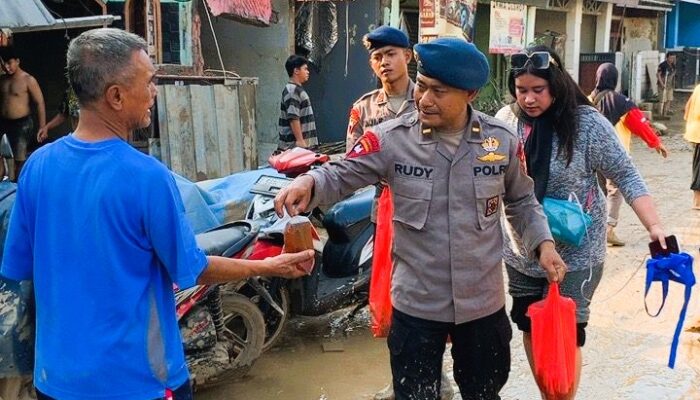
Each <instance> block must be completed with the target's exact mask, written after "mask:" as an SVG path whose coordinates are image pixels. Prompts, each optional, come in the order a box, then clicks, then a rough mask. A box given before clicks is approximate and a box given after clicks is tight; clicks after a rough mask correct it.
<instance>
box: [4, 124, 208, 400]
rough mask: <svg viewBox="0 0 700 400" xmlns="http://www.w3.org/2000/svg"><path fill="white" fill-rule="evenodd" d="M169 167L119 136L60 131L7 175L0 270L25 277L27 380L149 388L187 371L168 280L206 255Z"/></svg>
mask: <svg viewBox="0 0 700 400" xmlns="http://www.w3.org/2000/svg"><path fill="white" fill-rule="evenodd" d="M184 215H185V214H184V207H183V205H182V200H181V198H180V195H179V193H178V191H177V188H176V186H175V181H174V179H173V178H172V175H171V174H170V172H169V171H168V170H167V169H166V168H165V167H164V166H163V165H162V164H161V163H160V162H158V161H157V160H155V159H154V158H152V157H150V156H146V155H144V154H142V153H140V152H138V151H137V150H135V149H134V148H132V147H131V146H130V145H129V144H128V143H126V142H124V141H122V140H120V139H113V140H105V141H101V142H96V143H87V142H83V141H80V140H78V139H76V138H75V137H73V135H69V136H66V137H64V138H62V139H60V140H58V141H56V142H54V143H52V144H49V145H47V146H44V147H42V148H41V149H39V150H37V151H36V152H35V153H34V154H33V155H32V156H31V157H30V158H29V160H28V161H27V163H26V164H25V166H24V168H23V169H22V173H21V176H20V179H19V188H18V191H17V200H16V203H15V206H14V209H13V212H12V216H11V219H10V226H9V232H8V236H7V241H6V244H5V251H4V257H3V263H2V270H1V273H2V275H4V276H5V277H7V278H11V279H15V280H22V279H32V280H34V288H35V291H36V314H37V334H36V364H35V366H34V383H35V385H36V387H37V388H38V389H39V390H40V391H41V392H42V393H44V394H47V395H49V396H51V397H54V398H57V399H61V400H71V399H104V400H107V399H109V400H111V399H149V400H150V399H155V398H158V397H163V396H164V392H165V389H166V388H177V387H178V386H180V385H182V384H183V383H184V382H185V381H186V380H187V379H188V377H189V374H188V371H187V365H186V363H185V359H184V354H183V348H182V343H181V339H180V333H179V331H178V325H177V320H176V316H175V299H174V295H173V283H176V284H177V285H178V286H179V287H181V288H186V287H190V286H193V285H194V284H195V282H196V280H197V278H198V277H199V275H200V273H201V272H202V271H203V270H204V268H205V267H206V264H207V260H206V257H205V255H204V254H203V253H202V251H201V250H199V249H198V248H197V245H196V243H195V239H194V235H193V233H192V230H191V228H190V227H189V225H188V223H187V221H186V220H185V216H184Z"/></svg>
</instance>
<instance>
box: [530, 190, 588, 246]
mask: <svg viewBox="0 0 700 400" xmlns="http://www.w3.org/2000/svg"><path fill="white" fill-rule="evenodd" d="M574 197H575V196H574ZM542 208H543V209H544V214H545V215H546V216H547V222H549V230H550V231H551V232H552V236H553V237H554V240H556V241H557V242H563V243H566V244H569V245H572V246H580V245H581V243H583V239H584V237H586V232H587V231H588V227H589V226H590V225H591V216H590V215H588V214H586V213H585V212H584V211H583V207H582V206H581V203H579V202H578V199H576V201H573V200H572V199H571V198H569V200H563V199H555V198H552V197H545V198H544V200H543V201H542Z"/></svg>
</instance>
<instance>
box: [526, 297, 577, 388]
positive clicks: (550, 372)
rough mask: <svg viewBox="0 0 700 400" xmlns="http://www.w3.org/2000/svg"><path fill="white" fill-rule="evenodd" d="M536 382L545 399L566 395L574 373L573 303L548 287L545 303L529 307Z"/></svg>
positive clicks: (571, 385) (571, 384)
mask: <svg viewBox="0 0 700 400" xmlns="http://www.w3.org/2000/svg"><path fill="white" fill-rule="evenodd" d="M527 315H528V316H529V317H530V320H531V321H532V355H533V359H534V361H535V379H536V380H537V384H538V385H539V387H540V390H541V391H542V392H543V393H544V394H545V395H546V398H547V399H557V398H559V397H561V396H565V395H566V394H568V393H569V392H570V391H571V389H572V387H573V385H574V375H575V373H576V303H574V301H573V300H572V299H570V298H568V297H563V296H561V295H560V294H559V284H557V283H551V284H550V285H549V293H548V294H547V297H546V298H545V299H544V300H541V301H538V302H537V303H534V304H531V305H530V307H528V309H527Z"/></svg>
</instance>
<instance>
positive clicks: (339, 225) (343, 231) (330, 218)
mask: <svg viewBox="0 0 700 400" xmlns="http://www.w3.org/2000/svg"><path fill="white" fill-rule="evenodd" d="M375 191H376V189H375V188H374V187H372V189H368V190H365V191H362V192H360V193H357V194H354V195H352V196H351V197H349V198H347V199H345V200H342V201H340V202H338V203H336V204H335V205H333V207H331V208H330V209H329V210H328V211H327V212H326V214H325V216H324V218H323V226H324V227H325V228H326V230H327V231H328V236H329V237H330V238H331V239H333V240H343V241H346V240H348V239H349V238H348V234H349V232H347V231H348V228H349V227H351V226H352V225H354V224H356V223H358V222H360V221H363V220H369V217H370V214H371V213H372V200H373V199H374V193H375Z"/></svg>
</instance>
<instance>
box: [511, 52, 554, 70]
mask: <svg viewBox="0 0 700 400" xmlns="http://www.w3.org/2000/svg"><path fill="white" fill-rule="evenodd" d="M528 63H529V64H531V65H532V67H533V68H535V69H547V68H549V64H554V65H556V66H557V67H558V66H559V64H557V62H556V61H554V58H552V56H551V55H550V54H549V52H546V51H535V52H532V53H530V54H527V53H515V54H513V55H511V56H510V67H511V68H512V69H515V70H520V69H524V68H526V67H527V64H528Z"/></svg>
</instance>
